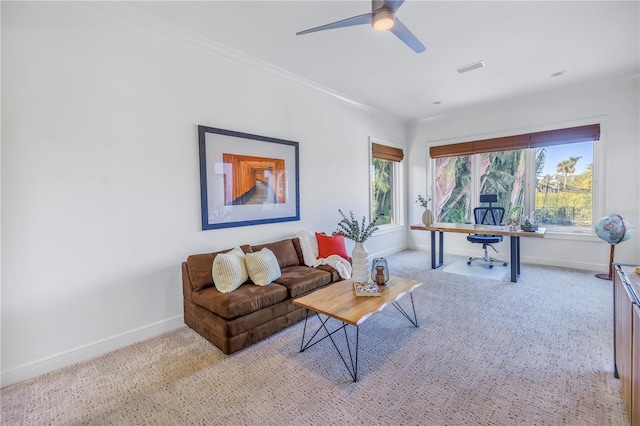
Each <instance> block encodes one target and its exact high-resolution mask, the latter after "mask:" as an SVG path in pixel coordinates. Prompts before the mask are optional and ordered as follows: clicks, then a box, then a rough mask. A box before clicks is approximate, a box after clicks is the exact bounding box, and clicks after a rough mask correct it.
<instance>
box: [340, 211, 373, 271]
mask: <svg viewBox="0 0 640 426" xmlns="http://www.w3.org/2000/svg"><path fill="white" fill-rule="evenodd" d="M338 212H340V216H342V220H340V222H338V230H337V231H336V232H335V234H337V235H343V236H344V237H345V238H348V239H350V240H353V241H354V242H355V243H356V245H355V247H354V248H353V251H352V252H351V266H352V268H353V273H352V275H351V279H352V280H353V281H355V282H363V283H366V282H368V281H369V252H368V251H367V248H366V247H365V246H364V242H365V241H366V240H367V239H368V238H369V237H370V236H371V234H373V233H374V232H375V231H377V230H378V227H377V226H375V222H376V219H377V218H374V219H373V221H372V222H370V223H369V224H368V225H367V224H366V219H365V217H364V216H362V222H358V221H357V220H356V219H355V217H354V216H353V212H352V211H349V217H347V216H346V215H345V214H344V213H343V212H342V210H338Z"/></svg>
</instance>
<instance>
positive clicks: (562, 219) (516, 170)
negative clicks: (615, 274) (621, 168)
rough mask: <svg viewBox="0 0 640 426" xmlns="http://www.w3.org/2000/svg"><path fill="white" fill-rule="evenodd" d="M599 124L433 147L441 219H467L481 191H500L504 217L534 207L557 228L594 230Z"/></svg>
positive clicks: (541, 220) (522, 213)
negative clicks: (595, 150) (595, 163)
mask: <svg viewBox="0 0 640 426" xmlns="http://www.w3.org/2000/svg"><path fill="white" fill-rule="evenodd" d="M599 136H600V126H599V125H597V124H596V125H589V126H580V127H574V128H569V129H560V130H553V131H547V132H538V133H531V134H526V135H517V136H510V137H507V138H496V139H488V140H482V141H474V142H465V143H461V144H454V145H443V146H437V147H432V148H431V150H430V153H431V156H432V157H434V158H435V169H434V182H435V191H434V203H435V204H434V207H435V214H436V218H437V220H438V221H440V222H451V223H455V222H468V221H471V220H472V215H471V212H472V210H473V207H475V206H477V205H478V200H479V198H480V194H485V193H496V194H498V206H501V207H504V208H505V219H507V218H519V217H522V216H525V215H529V214H530V213H531V212H534V214H535V216H536V218H537V220H538V223H539V225H540V226H543V227H546V228H547V229H548V230H552V231H557V232H592V223H593V220H594V208H593V207H594V206H593V198H594V197H593V167H594V164H593V158H594V155H593V152H594V149H595V143H594V142H595V141H597V140H599Z"/></svg>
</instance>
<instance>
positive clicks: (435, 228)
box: [411, 222, 546, 283]
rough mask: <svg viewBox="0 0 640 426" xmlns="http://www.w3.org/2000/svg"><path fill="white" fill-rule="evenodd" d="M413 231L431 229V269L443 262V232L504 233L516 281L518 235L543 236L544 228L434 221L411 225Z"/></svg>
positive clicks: (518, 249) (518, 252)
mask: <svg viewBox="0 0 640 426" xmlns="http://www.w3.org/2000/svg"><path fill="white" fill-rule="evenodd" d="M411 229H413V230H415V231H431V269H436V268H439V267H441V266H442V264H443V256H442V251H443V246H444V236H443V234H444V233H445V232H457V233H461V234H487V235H504V236H507V237H510V239H511V281H512V282H514V283H515V282H517V281H518V278H519V277H520V237H532V238H544V233H545V232H546V229H545V228H538V230H537V231H536V232H525V231H521V230H518V231H509V230H508V229H507V228H506V227H505V226H493V225H475V224H472V223H439V222H437V223H434V224H432V225H431V226H424V225H411ZM436 233H438V234H440V239H439V241H438V243H439V244H438V249H439V252H438V263H436Z"/></svg>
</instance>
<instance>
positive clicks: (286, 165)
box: [198, 126, 300, 230]
mask: <svg viewBox="0 0 640 426" xmlns="http://www.w3.org/2000/svg"><path fill="white" fill-rule="evenodd" d="M198 145H199V151H200V198H201V210H202V229H203V230H209V229H219V228H230V227H237V226H250V225H261V224H265V223H277V222H288V221H296V220H300V184H299V144H298V142H294V141H288V140H284V139H276V138H270V137H266V136H259V135H252V134H249V133H242V132H236V131H232V130H224V129H218V128H214V127H207V126H198Z"/></svg>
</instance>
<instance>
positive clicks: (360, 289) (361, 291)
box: [353, 283, 380, 296]
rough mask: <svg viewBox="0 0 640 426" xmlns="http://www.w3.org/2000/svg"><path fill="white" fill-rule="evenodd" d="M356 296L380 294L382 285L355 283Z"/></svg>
mask: <svg viewBox="0 0 640 426" xmlns="http://www.w3.org/2000/svg"><path fill="white" fill-rule="evenodd" d="M353 289H354V290H355V292H356V296H380V287H379V286H378V284H376V283H353Z"/></svg>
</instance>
